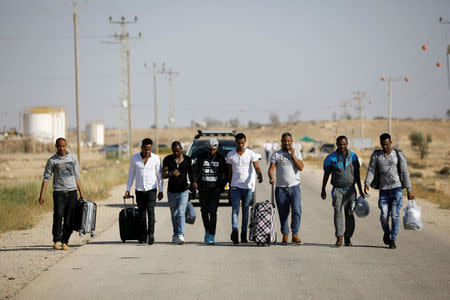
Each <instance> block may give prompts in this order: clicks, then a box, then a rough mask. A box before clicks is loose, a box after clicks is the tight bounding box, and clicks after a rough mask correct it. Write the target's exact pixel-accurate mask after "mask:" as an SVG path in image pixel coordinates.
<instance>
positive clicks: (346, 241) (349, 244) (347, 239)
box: [344, 237, 353, 247]
mask: <svg viewBox="0 0 450 300" xmlns="http://www.w3.org/2000/svg"><path fill="white" fill-rule="evenodd" d="M344 246H347V247H351V246H353V244H352V242H351V241H350V238H349V237H346V238H344Z"/></svg>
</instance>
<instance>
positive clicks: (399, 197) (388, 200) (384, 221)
mask: <svg viewBox="0 0 450 300" xmlns="http://www.w3.org/2000/svg"><path fill="white" fill-rule="evenodd" d="M402 205H403V191H402V188H401V187H397V188H393V189H390V190H380V197H379V199H378V207H379V208H380V210H381V214H380V222H381V227H383V231H384V232H386V233H390V235H391V240H392V241H395V239H396V238H397V234H398V227H399V225H400V208H401V207H402ZM389 216H391V222H392V226H391V228H389Z"/></svg>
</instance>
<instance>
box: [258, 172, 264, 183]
mask: <svg viewBox="0 0 450 300" xmlns="http://www.w3.org/2000/svg"><path fill="white" fill-rule="evenodd" d="M258 182H259V183H262V182H263V178H262V174H261V173H259V174H258Z"/></svg>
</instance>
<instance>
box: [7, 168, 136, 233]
mask: <svg viewBox="0 0 450 300" xmlns="http://www.w3.org/2000/svg"><path fill="white" fill-rule="evenodd" d="M127 166H128V165H127V163H126V162H122V163H119V164H116V163H114V162H111V163H110V165H109V166H107V167H105V166H102V167H98V168H91V169H89V170H87V171H86V172H83V174H81V182H82V186H83V191H84V193H85V196H86V197H87V198H88V199H89V200H94V201H98V200H102V199H106V198H107V197H108V196H109V190H110V188H111V187H112V186H115V185H118V184H123V183H124V182H125V181H126V178H127ZM49 186H50V188H48V189H47V191H46V194H45V199H46V202H45V204H44V205H40V204H39V202H38V199H39V193H40V188H41V179H33V180H30V181H29V182H25V183H17V184H14V185H8V186H0V233H1V232H6V231H11V230H21V229H27V228H31V227H32V226H33V225H34V224H35V223H36V221H37V220H38V219H39V216H40V215H41V214H43V213H45V212H48V211H52V209H53V199H52V188H51V184H50V185H49Z"/></svg>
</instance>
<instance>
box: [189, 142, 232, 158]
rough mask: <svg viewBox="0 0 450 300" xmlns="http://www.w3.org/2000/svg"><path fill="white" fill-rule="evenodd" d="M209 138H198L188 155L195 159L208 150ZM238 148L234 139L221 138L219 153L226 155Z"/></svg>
mask: <svg viewBox="0 0 450 300" xmlns="http://www.w3.org/2000/svg"><path fill="white" fill-rule="evenodd" d="M206 143H207V140H197V141H195V142H194V143H193V144H192V147H191V149H190V151H189V153H188V155H189V156H190V157H191V158H192V159H194V158H197V157H198V156H199V155H200V154H202V153H204V152H206V151H207V147H206ZM234 149H236V143H235V142H234V140H219V150H218V151H219V153H220V154H222V155H223V156H224V157H226V156H227V154H228V152H230V151H231V150H234Z"/></svg>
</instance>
